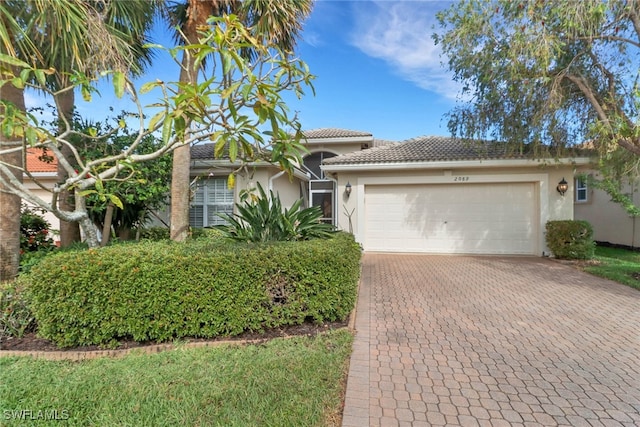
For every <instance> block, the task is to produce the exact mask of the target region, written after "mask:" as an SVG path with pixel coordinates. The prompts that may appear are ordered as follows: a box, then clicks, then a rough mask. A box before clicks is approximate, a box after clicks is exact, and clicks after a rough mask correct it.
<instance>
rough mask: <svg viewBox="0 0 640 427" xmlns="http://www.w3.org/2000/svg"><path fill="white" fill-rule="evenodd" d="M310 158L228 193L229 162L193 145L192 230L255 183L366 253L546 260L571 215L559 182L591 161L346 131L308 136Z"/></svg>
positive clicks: (248, 179)
mask: <svg viewBox="0 0 640 427" xmlns="http://www.w3.org/2000/svg"><path fill="white" fill-rule="evenodd" d="M304 134H305V137H306V143H307V148H308V149H309V151H310V154H309V155H308V156H306V157H305V158H304V164H303V165H300V168H299V170H298V171H297V172H296V174H295V175H294V176H293V177H292V179H289V177H287V176H286V175H284V174H282V173H281V172H280V171H278V170H277V168H276V167H275V166H273V165H269V164H255V165H250V167H249V168H247V170H246V172H244V173H242V174H240V175H239V177H238V181H237V185H236V187H235V188H234V189H232V190H229V189H227V188H226V178H227V175H228V174H229V173H230V171H231V169H230V168H229V162H228V160H227V161H224V160H213V147H211V146H209V147H207V145H206V144H205V145H203V146H196V147H193V149H192V166H193V168H192V175H193V176H194V177H200V179H199V180H197V181H196V182H197V187H196V189H195V197H194V198H193V204H192V207H191V224H192V226H196V227H201V226H205V227H206V226H210V225H214V224H216V223H217V221H219V219H216V218H217V217H216V216H215V213H216V212H232V210H233V204H234V202H237V201H238V200H239V196H240V192H241V191H242V190H243V189H246V188H251V187H252V186H253V185H254V184H255V183H256V182H260V183H261V184H262V186H263V187H264V188H265V189H267V188H268V189H272V190H273V191H274V192H276V193H278V194H279V195H280V197H281V199H282V201H283V205H285V206H287V205H290V204H291V203H293V201H294V200H296V199H298V198H300V197H302V198H303V199H304V200H305V202H306V203H307V205H313V206H320V207H321V208H322V209H323V212H324V218H323V220H324V221H326V222H331V223H333V224H335V225H336V226H337V227H338V228H339V229H342V230H347V231H351V232H353V234H354V235H355V237H356V240H357V241H358V242H360V243H361V244H362V246H363V248H364V250H366V251H379V252H380V251H381V252H424V253H447V254H448V253H451V254H501V255H537V256H541V255H546V254H548V253H549V252H548V249H547V248H546V245H545V241H544V231H545V224H546V222H547V221H548V220H554V219H573V216H574V204H573V199H572V197H571V196H570V195H571V194H572V192H573V188H571V187H572V185H569V191H568V192H567V193H566V194H565V193H564V192H563V193H561V192H560V191H559V190H558V187H559V183H561V182H563V181H565V182H566V181H567V180H568V182H569V183H571V182H573V177H574V170H575V168H576V167H580V166H583V165H587V164H588V163H589V159H588V158H582V157H578V158H567V159H559V160H552V159H547V160H546V161H542V160H536V159H534V158H533V157H532V156H530V155H528V154H526V153H521V152H519V151H517V150H511V149H510V148H509V147H507V146H506V145H504V144H495V143H493V144H489V143H487V144H481V145H474V144H467V143H465V142H464V141H461V140H457V139H454V138H448V137H437V136H434V137H420V138H413V139H409V140H407V141H403V142H399V143H394V142H390V141H381V140H377V139H375V138H374V137H373V135H372V134H371V133H367V132H358V131H351V130H344V129H332V128H327V129H316V130H310V131H306V132H304Z"/></svg>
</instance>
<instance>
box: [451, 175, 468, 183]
mask: <svg viewBox="0 0 640 427" xmlns="http://www.w3.org/2000/svg"><path fill="white" fill-rule="evenodd" d="M453 181H454V182H466V181H469V177H468V176H454V177H453Z"/></svg>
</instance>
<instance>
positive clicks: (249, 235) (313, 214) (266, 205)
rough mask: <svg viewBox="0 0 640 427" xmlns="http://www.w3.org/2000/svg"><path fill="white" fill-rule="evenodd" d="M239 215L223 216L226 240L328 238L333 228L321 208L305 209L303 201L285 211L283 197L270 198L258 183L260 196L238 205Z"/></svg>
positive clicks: (259, 240)
mask: <svg viewBox="0 0 640 427" xmlns="http://www.w3.org/2000/svg"><path fill="white" fill-rule="evenodd" d="M236 208H237V210H238V213H237V214H233V215H227V214H223V215H220V216H221V217H222V218H224V219H225V220H226V221H227V222H228V224H227V225H220V226H218V227H217V228H218V229H219V230H221V231H222V232H223V233H224V234H225V235H226V236H227V237H229V238H231V239H233V240H237V241H241V242H270V241H290V240H308V239H311V238H324V239H326V238H329V237H330V236H331V234H332V233H333V232H334V227H333V226H332V225H330V224H325V223H323V222H321V221H320V218H322V211H321V210H320V208H319V207H318V206H314V207H310V208H306V209H302V200H298V201H296V202H295V203H294V204H293V206H291V208H289V209H283V207H282V203H281V202H280V197H278V196H276V195H275V194H274V193H273V191H271V190H270V191H269V196H267V194H266V193H265V191H264V189H263V188H262V186H261V185H260V183H258V196H257V197H256V198H249V199H248V200H247V201H246V202H245V203H244V204H236Z"/></svg>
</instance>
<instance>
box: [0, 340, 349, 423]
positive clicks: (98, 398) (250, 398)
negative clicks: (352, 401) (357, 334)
mask: <svg viewBox="0 0 640 427" xmlns="http://www.w3.org/2000/svg"><path fill="white" fill-rule="evenodd" d="M352 338H353V337H352V335H351V333H350V332H349V331H347V330H337V331H333V332H329V333H326V334H322V335H318V336H317V337H313V338H311V337H296V338H291V339H274V340H272V341H269V342H267V343H265V344H261V345H247V346H225V347H217V348H193V349H189V348H185V347H182V348H178V349H176V350H172V351H166V352H163V353H158V354H151V355H146V354H141V353H136V354H131V355H129V356H126V357H124V358H121V359H108V358H104V359H95V360H88V361H82V362H70V361H46V360H34V359H31V358H28V357H23V358H16V357H5V358H1V357H0V425H21V426H22V425H38V426H43V425H61V424H60V421H41V420H38V421H24V420H16V419H11V418H12V414H14V412H8V411H31V412H26V413H25V414H26V416H27V419H29V418H35V417H36V416H37V415H38V411H43V412H42V413H40V415H42V417H45V416H47V413H46V412H44V411H49V412H48V415H49V416H51V414H53V412H51V411H53V410H57V415H58V417H60V418H64V417H67V416H68V420H67V421H64V422H63V424H64V425H70V426H332V425H337V423H338V422H339V419H340V411H341V405H342V398H343V393H344V384H345V375H346V366H347V359H348V357H349V354H350V352H351V343H352Z"/></svg>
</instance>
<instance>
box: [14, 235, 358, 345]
mask: <svg viewBox="0 0 640 427" xmlns="http://www.w3.org/2000/svg"><path fill="white" fill-rule="evenodd" d="M360 256H361V251H360V247H359V245H358V244H357V243H356V242H355V241H354V240H353V237H352V236H351V235H347V234H344V233H338V234H336V235H335V237H333V238H331V239H328V240H310V241H304V242H281V243H273V244H268V245H247V244H240V243H228V242H225V241H223V240H220V239H214V240H193V241H190V242H188V243H186V244H176V243H172V242H149V241H147V242H140V243H131V244H121V245H114V246H110V247H105V248H101V249H94V250H88V251H77V252H66V253H65V252H63V253H59V254H55V255H51V256H49V257H47V258H45V259H44V260H43V261H42V262H41V263H40V264H38V265H37V266H35V267H34V268H33V269H32V270H31V272H30V273H29V274H26V275H23V276H21V277H20V280H21V281H22V282H24V284H25V286H26V288H27V290H28V292H27V295H28V299H29V303H30V307H31V309H32V311H33V313H34V315H35V317H36V320H37V322H38V328H39V334H40V335H41V336H43V337H45V338H47V339H50V340H52V341H54V342H55V343H56V344H58V345H59V346H61V347H70V346H78V345H91V344H98V345H114V344H115V342H116V340H119V339H134V340H136V341H167V340H172V339H175V338H181V337H208V338H210V337H216V336H231V335H237V334H240V333H242V332H244V331H259V330H263V329H264V328H269V327H278V326H283V325H291V324H299V323H302V322H304V321H305V320H313V321H315V322H323V321H334V320H342V319H345V318H346V317H347V315H348V314H349V312H350V311H351V310H352V308H353V307H354V304H355V297H356V287H357V282H358V278H359V261H360Z"/></svg>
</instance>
